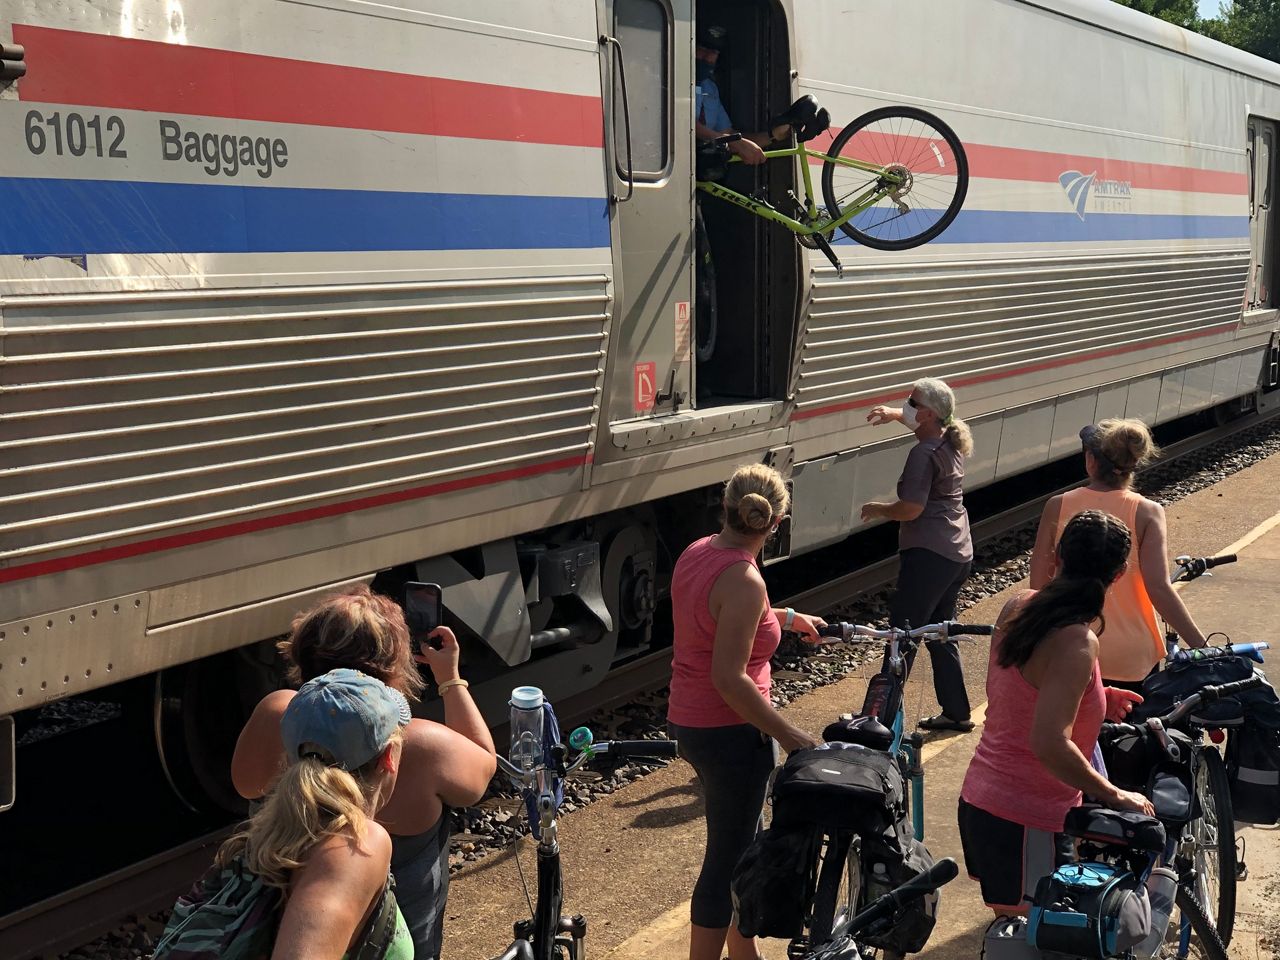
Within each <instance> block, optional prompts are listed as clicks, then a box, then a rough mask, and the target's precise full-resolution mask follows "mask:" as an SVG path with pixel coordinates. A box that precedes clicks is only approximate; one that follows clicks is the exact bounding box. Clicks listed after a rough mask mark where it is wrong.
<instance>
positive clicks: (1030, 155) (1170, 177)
mask: <svg viewBox="0 0 1280 960" xmlns="http://www.w3.org/2000/svg"><path fill="white" fill-rule="evenodd" d="M908 132H910V130H909V128H908ZM837 133H839V130H836V129H835V128H833V129H832V131H831V137H828V136H826V135H823V136H822V137H818V138H817V139H815V140H814V141H813V143H811V144H810V145H809V147H810V149H812V150H819V151H825V150H827V149H828V148H829V147H830V146H831V139H832V138H833V137H834V135H835V134H837ZM872 137H874V139H872ZM862 139H864V138H863V135H861V134H859V135H858V136H857V137H855V138H854V144H853V146H852V147H847V148H846V152H847V153H850V154H852V155H853V156H855V157H858V158H860V159H863V160H871V161H875V162H879V161H878V156H877V155H878V154H881V153H882V154H883V155H884V156H886V157H888V156H891V155H892V154H893V153H894V151H893V149H891V148H890V147H889V145H888V143H887V141H889V140H892V139H894V138H893V137H891V136H886V135H883V134H878V133H877V134H869V135H868V136H867V138H866V140H867V145H866V146H860V145H859V144H858V141H859V140H862ZM897 139H900V140H906V139H908V138H907V137H898V138H897ZM960 142H961V143H963V144H964V150H965V154H966V156H967V157H968V158H969V176H971V177H975V178H978V179H983V180H1022V181H1031V182H1033V183H1057V182H1058V178H1059V177H1060V176H1062V174H1064V173H1067V172H1069V171H1072V170H1074V171H1076V172H1078V173H1083V174H1086V175H1087V174H1097V179H1098V180H1119V181H1121V182H1123V183H1128V184H1129V185H1130V186H1132V187H1134V188H1135V189H1139V190H1172V191H1175V192H1178V193H1222V194H1228V195H1230V196H1245V195H1247V194H1248V192H1249V177H1248V175H1247V174H1245V173H1243V172H1239V173H1237V172H1235V171H1231V170H1205V169H1203V168H1201V167H1179V166H1173V165H1171V164H1165V163H1140V162H1137V161H1133V160H1117V159H1114V158H1108V157H1082V156H1077V155H1075V154H1067V153H1050V152H1047V151H1043V150H1025V149H1023V148H1021V147H999V146H993V145H991V144H984V143H968V142H967V141H965V139H964V137H963V136H961V137H960ZM944 152H945V151H944ZM920 169H921V170H924V169H925V168H923V167H921V168H920ZM930 172H940V173H945V172H946V171H945V170H939V171H930Z"/></svg>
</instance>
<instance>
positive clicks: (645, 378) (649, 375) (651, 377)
mask: <svg viewBox="0 0 1280 960" xmlns="http://www.w3.org/2000/svg"><path fill="white" fill-rule="evenodd" d="M657 382H658V365H657V364H656V363H654V362H653V361H652V360H651V361H649V362H648V363H637V364H636V370H635V387H636V391H635V400H636V410H638V411H644V410H652V409H653V395H654V392H655V389H656V388H655V384H656V383H657Z"/></svg>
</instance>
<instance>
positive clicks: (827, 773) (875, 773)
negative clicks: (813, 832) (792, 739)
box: [772, 743, 906, 838]
mask: <svg viewBox="0 0 1280 960" xmlns="http://www.w3.org/2000/svg"><path fill="white" fill-rule="evenodd" d="M772 796H773V823H774V825H775V826H792V825H804V826H815V827H821V828H823V829H824V830H828V831H830V830H851V831H853V832H854V833H857V834H859V835H860V836H863V837H876V838H879V837H881V836H882V835H884V834H885V832H886V831H891V832H900V831H901V829H902V826H903V822H904V821H905V819H906V784H905V782H904V780H903V777H902V771H901V770H900V769H898V762H897V761H896V760H895V759H894V758H893V757H891V756H889V755H888V754H886V753H881V752H880V751H878V750H870V749H868V748H866V747H863V746H859V745H858V744H856V743H826V744H823V745H822V746H818V747H810V748H808V749H806V750H797V751H795V752H794V753H792V754H791V755H790V756H789V757H787V762H786V763H785V764H783V766H782V768H781V769H780V770H779V771H778V772H777V774H776V775H775V776H774V779H773V793H772Z"/></svg>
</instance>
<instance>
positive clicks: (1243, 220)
mask: <svg viewBox="0 0 1280 960" xmlns="http://www.w3.org/2000/svg"><path fill="white" fill-rule="evenodd" d="M915 212H916V213H918V214H919V217H917V218H913V217H912V216H911V215H910V214H908V215H906V216H904V217H903V218H902V219H903V221H904V226H903V232H906V233H915V232H918V231H920V230H921V229H923V228H924V226H925V225H927V224H929V223H932V222H934V221H935V220H936V219H937V215H936V212H935V211H929V210H920V211H915ZM929 214H933V216H928V215H929ZM872 217H874V218H875V222H877V223H881V227H880V230H879V231H877V233H876V235H877V236H882V237H886V238H887V239H893V238H894V234H893V233H892V232H891V231H890V230H889V227H890V224H887V223H883V222H882V221H883V218H884V213H883V212H882V211H874V210H873V211H868V212H867V213H864V214H861V215H860V216H859V217H856V218H855V220H854V222H855V223H856V224H858V225H860V226H861V225H863V224H865V223H867V222H868V221H869V220H870V218H872ZM913 221H914V222H913ZM863 229H865V227H863ZM1248 239H1249V218H1248V217H1231V216H1190V215H1183V214H1163V213H1091V214H1089V215H1087V216H1086V217H1085V219H1083V220H1081V219H1080V218H1079V217H1077V216H1076V215H1075V214H1074V213H1042V212H1024V211H1021V210H961V211H960V213H959V215H958V216H957V217H956V219H955V222H954V223H952V224H951V226H949V227H947V229H946V230H945V231H943V233H942V235H941V236H940V237H938V238H937V239H936V240H934V241H933V242H934V243H1073V242H1082V241H1083V242H1088V241H1104V240H1241V241H1247V240H1248ZM842 242H845V243H852V242H853V241H851V240H848V239H845V238H842Z"/></svg>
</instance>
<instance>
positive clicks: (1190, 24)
mask: <svg viewBox="0 0 1280 960" xmlns="http://www.w3.org/2000/svg"><path fill="white" fill-rule="evenodd" d="M1116 3H1118V4H1120V6H1122V7H1129V8H1131V9H1133V10H1139V11H1141V12H1142V13H1149V14H1151V16H1153V17H1159V18H1160V19H1161V20H1167V21H1169V23H1175V24H1177V25H1178V26H1180V27H1186V28H1187V29H1188V30H1195V29H1197V28H1198V27H1199V25H1200V15H1199V14H1198V13H1197V12H1196V0H1116Z"/></svg>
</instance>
